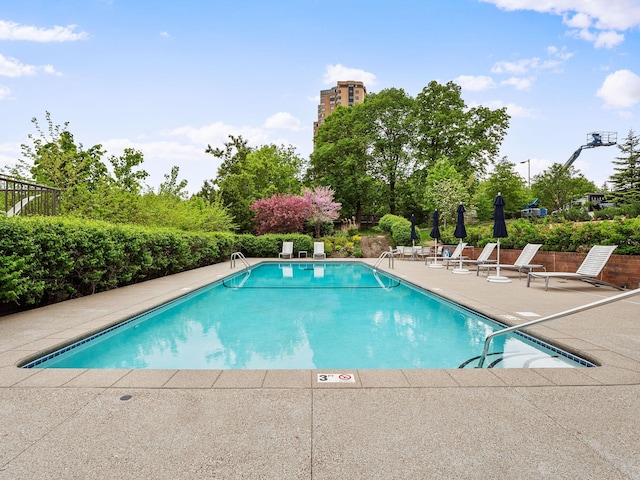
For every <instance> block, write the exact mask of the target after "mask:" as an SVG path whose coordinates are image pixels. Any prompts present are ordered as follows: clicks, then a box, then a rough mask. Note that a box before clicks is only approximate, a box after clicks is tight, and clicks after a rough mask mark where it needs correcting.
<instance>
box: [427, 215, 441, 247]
mask: <svg viewBox="0 0 640 480" xmlns="http://www.w3.org/2000/svg"><path fill="white" fill-rule="evenodd" d="M431 218H432V219H433V228H432V229H431V232H430V233H429V236H430V237H431V238H435V239H436V240H438V239H439V238H440V226H439V225H438V224H439V223H440V214H439V213H438V210H435V211H434V212H433V216H432V217H431Z"/></svg>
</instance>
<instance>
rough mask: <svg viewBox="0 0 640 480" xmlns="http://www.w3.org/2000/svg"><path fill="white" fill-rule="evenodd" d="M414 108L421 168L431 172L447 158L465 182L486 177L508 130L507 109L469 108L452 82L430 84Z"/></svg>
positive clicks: (418, 98) (420, 94) (433, 82)
mask: <svg viewBox="0 0 640 480" xmlns="http://www.w3.org/2000/svg"><path fill="white" fill-rule="evenodd" d="M415 108H416V122H417V123H416V125H417V134H416V136H415V143H416V148H417V150H418V156H419V158H420V161H421V162H422V164H423V165H425V166H426V167H427V168H429V167H431V166H432V165H433V164H434V163H435V162H436V161H437V160H438V159H439V158H442V157H443V156H446V157H447V158H448V159H449V160H450V161H451V162H452V163H453V164H454V165H455V167H456V170H457V171H459V172H460V173H461V174H462V175H463V177H464V178H468V177H469V176H470V175H475V176H476V177H480V176H482V174H484V173H485V171H486V168H487V166H488V165H489V164H490V163H492V162H493V161H494V160H495V158H496V156H497V155H498V152H499V150H500V145H501V143H502V141H503V139H504V136H505V135H506V132H507V128H508V127H509V115H508V114H507V112H506V109H505V108H499V109H496V110H491V109H489V108H486V107H482V106H479V107H473V108H468V107H467V106H466V104H465V103H464V100H463V99H462V95H461V88H460V87H459V86H458V85H456V84H455V83H453V82H448V83H447V84H446V85H441V84H439V83H438V82H436V81H432V82H430V83H429V85H427V86H426V87H425V88H424V89H423V90H422V91H421V92H420V93H419V94H418V95H417V97H416V101H415Z"/></svg>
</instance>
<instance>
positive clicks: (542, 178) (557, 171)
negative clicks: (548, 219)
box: [531, 163, 598, 211]
mask: <svg viewBox="0 0 640 480" xmlns="http://www.w3.org/2000/svg"><path fill="white" fill-rule="evenodd" d="M531 191H532V192H533V194H534V196H535V197H536V198H538V200H539V201H540V205H542V206H545V207H546V208H547V209H549V210H551V211H556V210H561V209H562V208H565V207H568V206H569V205H570V203H571V201H572V200H575V199H577V198H580V197H582V196H583V195H584V194H585V193H593V192H597V191H598V188H597V187H596V186H595V185H594V183H593V182H591V181H590V180H587V179H586V178H585V177H584V176H583V175H582V174H581V173H580V172H579V171H578V170H577V169H575V168H574V167H573V166H569V167H568V168H567V167H564V166H562V165H560V164H559V163H554V164H553V165H551V167H549V168H548V169H546V170H544V171H543V172H542V173H540V174H538V175H536V176H534V177H533V181H532V184H531Z"/></svg>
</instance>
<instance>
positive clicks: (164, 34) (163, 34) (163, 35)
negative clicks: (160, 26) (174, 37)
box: [160, 32, 171, 38]
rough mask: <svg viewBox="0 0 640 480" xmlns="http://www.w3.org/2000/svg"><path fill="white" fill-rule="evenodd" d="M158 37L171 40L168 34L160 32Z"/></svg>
mask: <svg viewBox="0 0 640 480" xmlns="http://www.w3.org/2000/svg"><path fill="white" fill-rule="evenodd" d="M160 36H161V37H164V38H171V35H170V34H169V32H160Z"/></svg>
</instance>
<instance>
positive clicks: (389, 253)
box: [373, 250, 393, 270]
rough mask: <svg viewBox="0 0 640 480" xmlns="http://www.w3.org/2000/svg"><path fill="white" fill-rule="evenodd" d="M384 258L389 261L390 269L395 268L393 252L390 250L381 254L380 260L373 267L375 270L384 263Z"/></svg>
mask: <svg viewBox="0 0 640 480" xmlns="http://www.w3.org/2000/svg"><path fill="white" fill-rule="evenodd" d="M384 258H388V259H389V268H393V251H391V250H389V251H388V252H382V253H381V254H380V256H379V257H378V260H377V261H376V263H375V264H374V265H373V269H374V270H375V269H376V268H377V267H378V265H380V263H381V262H382V260H383V259H384Z"/></svg>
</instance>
